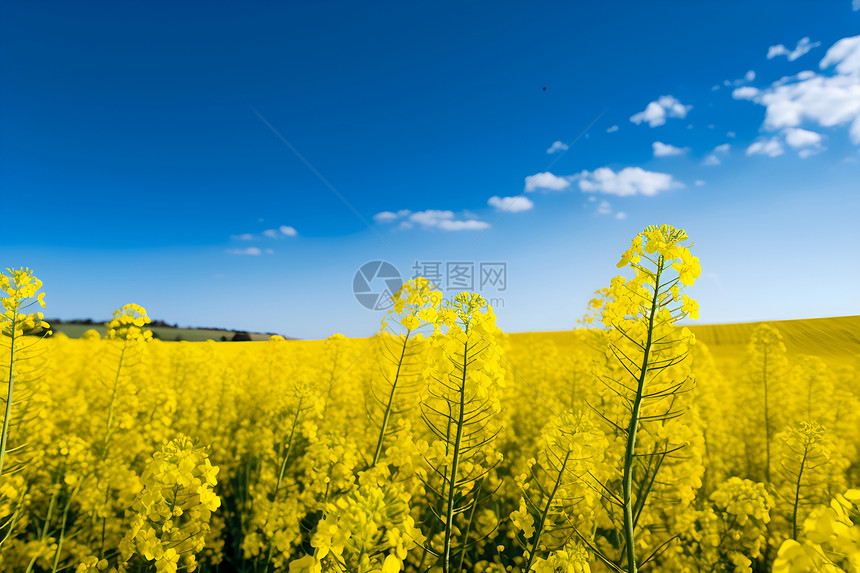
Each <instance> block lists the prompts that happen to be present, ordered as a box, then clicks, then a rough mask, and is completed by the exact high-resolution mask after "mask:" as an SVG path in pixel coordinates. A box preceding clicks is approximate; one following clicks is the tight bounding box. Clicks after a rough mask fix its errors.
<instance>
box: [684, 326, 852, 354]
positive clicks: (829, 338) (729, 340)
mask: <svg viewBox="0 0 860 573" xmlns="http://www.w3.org/2000/svg"><path fill="white" fill-rule="evenodd" d="M759 324H763V323H762V322H736V323H732V324H701V325H691V326H689V328H690V330H692V331H693V334H695V335H696V338H697V339H698V340H701V341H702V342H704V343H705V344H707V345H708V347H709V348H710V349H711V350H712V351H713V352H714V354H715V355H722V356H724V357H729V356H730V355H735V356H736V357H741V356H742V355H743V353H744V351H745V350H746V345H747V344H748V343H749V340H750V336H752V332H753V330H754V329H755V327H756V326H758V325H759ZM764 324H769V325H771V326H774V327H776V328H777V329H779V331H780V332H781V333H782V336H783V339H784V340H785V347H786V349H787V350H788V352H789V354H790V355H795V356H796V355H798V354H814V355H816V356H820V357H821V358H823V359H825V360H827V361H828V362H831V363H851V364H853V363H855V362H856V361H858V360H860V316H836V317H831V318H804V319H800V320H774V321H765V322H764Z"/></svg>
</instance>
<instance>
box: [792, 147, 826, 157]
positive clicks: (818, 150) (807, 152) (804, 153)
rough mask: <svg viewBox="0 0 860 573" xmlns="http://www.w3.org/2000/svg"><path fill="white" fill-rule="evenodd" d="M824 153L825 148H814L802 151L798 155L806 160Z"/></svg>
mask: <svg viewBox="0 0 860 573" xmlns="http://www.w3.org/2000/svg"><path fill="white" fill-rule="evenodd" d="M822 151H824V148H823V147H814V148H806V149H801V150H800V151H798V152H797V154H798V155H799V156H800V158H801V159H806V158H807V157H812V156H813V155H818V154H819V153H821V152H822Z"/></svg>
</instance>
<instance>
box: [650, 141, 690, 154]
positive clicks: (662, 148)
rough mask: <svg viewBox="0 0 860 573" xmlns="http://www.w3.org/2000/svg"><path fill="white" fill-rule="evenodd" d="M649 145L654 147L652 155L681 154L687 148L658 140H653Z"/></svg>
mask: <svg viewBox="0 0 860 573" xmlns="http://www.w3.org/2000/svg"><path fill="white" fill-rule="evenodd" d="M651 147H652V148H653V149H654V157H669V156H672V155H682V154H683V153H684V152H686V151H687V150H688V149H689V148H687V147H675V146H674V145H669V144H668V143H662V142H660V141H655V142H654V143H652V144H651Z"/></svg>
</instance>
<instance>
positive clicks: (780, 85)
mask: <svg viewBox="0 0 860 573" xmlns="http://www.w3.org/2000/svg"><path fill="white" fill-rule="evenodd" d="M819 67H820V68H821V69H822V70H825V69H827V68H831V67H833V68H835V73H834V74H833V75H825V74H823V73H822V74H818V73H815V72H813V71H810V70H806V71H803V72H801V73H799V74H797V75H795V76H787V77H784V78H781V79H780V80H778V81H776V82H774V83H773V84H771V86H770V87H768V88H766V89H763V90H760V91H759V92H758V93H757V94H756V95H754V96H752V97H751V98H749V99H751V101H753V102H755V103H757V104H759V105H762V106H764V107H765V119H764V124H763V126H762V127H763V128H764V129H765V130H767V131H772V132H775V131H780V130H783V131H785V132H786V133H788V132H787V130H788V129H790V128H799V127H801V125H803V124H804V123H808V124H815V125H818V126H821V127H836V126H842V125H848V124H850V128H849V136H850V137H851V140H852V141H853V142H854V143H855V144H857V145H860V36H853V37H850V38H843V39H841V40H839V41H838V42H836V43H835V44H834V45H833V46H832V47H831V48H830V49H829V50H827V53H826V55H825V56H824V58H822V60H821V62H820V64H819ZM736 91H737V90H736ZM771 147H772V148H773V146H771ZM774 149H775V148H774Z"/></svg>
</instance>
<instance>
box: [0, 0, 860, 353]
mask: <svg viewBox="0 0 860 573" xmlns="http://www.w3.org/2000/svg"><path fill="white" fill-rule="evenodd" d="M858 9H860V0H854V2H853V4H852V1H851V0H844V1H843V0H839V1H835V0H834V1H826V2H811V1H807V0H804V1H780V2H764V1H763V2H755V3H750V2H690V3H682V2H668V1H667V2H649V3H647V4H646V3H642V2H613V3H588V4H584V3H583V4H582V5H578V3H562V2H557V3H545V4H541V5H540V6H538V5H530V6H526V5H524V4H523V5H519V4H515V3H505V2H502V3H492V4H490V3H485V4H471V5H468V6H464V5H462V3H456V2H434V3H430V2H417V3H397V4H395V3H390V4H385V3H375V4H365V3H361V4H359V3H339V2H296V3H274V2H258V3H249V4H247V5H244V6H242V7H241V8H237V7H231V6H228V5H226V4H220V3H215V4H211V3H207V4H200V5H197V6H177V5H168V4H163V5H161V6H160V7H159V6H157V5H153V4H152V3H143V2H141V3H134V2H122V3H114V4H111V5H106V4H103V3H88V2H79V3H74V4H69V3H60V2H56V3H49V2H31V3H23V2H22V3H14V4H12V3H7V4H5V6H4V8H3V14H2V18H0V47H2V61H1V62H0V81H2V85H3V89H2V91H0V114H2V115H0V189H2V191H0V192H2V201H0V211H2V215H3V221H4V225H3V230H2V233H0V252H2V254H3V261H2V265H3V266H21V265H26V266H30V267H31V268H33V269H34V270H35V271H36V272H37V274H38V276H39V277H40V278H42V280H43V281H44V284H45V290H46V291H47V293H48V295H47V297H46V301H47V303H48V310H47V312H46V314H47V315H49V316H58V317H62V318H67V319H68V318H75V317H92V318H96V319H102V318H106V317H108V316H110V313H111V312H112V310H114V309H115V308H118V307H119V306H121V305H123V304H125V303H127V302H137V303H139V304H141V305H143V306H145V307H146V308H147V309H148V310H149V312H150V315H151V316H153V317H155V318H161V319H164V320H167V321H170V322H178V323H179V324H181V325H198V326H209V325H212V326H223V327H230V328H245V329H251V330H262V331H274V332H280V333H283V334H286V335H291V336H296V337H303V338H305V337H307V338H311V337H324V336H327V335H329V334H331V333H334V332H343V333H344V334H347V335H353V336H361V335H367V334H370V333H372V332H374V331H375V330H376V329H377V327H378V324H379V320H380V319H381V313H380V312H379V311H373V310H368V309H366V308H364V307H363V306H362V305H361V304H359V303H358V302H357V300H356V299H355V297H354V295H353V284H354V282H353V279H354V275H355V273H356V271H357V269H359V267H361V266H362V265H363V264H364V263H366V262H368V261H373V260H385V261H390V262H391V263H392V264H393V265H395V266H396V267H397V268H398V269H399V270H400V272H401V274H402V275H404V278H410V277H411V276H412V274H413V270H412V268H413V266H414V265H415V263H416V262H419V263H421V266H423V265H424V264H425V263H441V264H442V269H443V270H444V269H445V266H446V265H448V264H449V263H450V264H451V269H452V271H456V270H458V269H459V270H463V265H458V263H471V264H473V265H474V267H475V271H474V272H475V273H476V275H478V274H479V273H480V265H481V263H485V264H490V263H504V264H505V265H506V267H505V269H506V278H507V283H506V288H505V289H504V290H501V289H500V286H499V284H498V283H492V282H490V283H489V284H485V285H484V288H483V289H481V285H480V284H477V283H480V277H477V276H476V278H475V281H476V285H475V286H476V288H477V289H479V290H481V291H482V292H483V294H485V296H487V297H489V298H493V299H496V301H497V309H496V310H497V314H498V316H499V324H500V326H501V327H502V328H503V329H504V330H506V331H511V332H513V331H524V330H560V329H568V328H572V327H573V326H574V324H575V321H576V319H577V318H578V317H580V316H581V315H582V314H583V313H584V311H585V310H586V304H587V302H588V300H589V299H590V298H591V293H592V292H593V291H594V290H596V289H598V288H600V287H602V286H604V285H606V284H607V283H608V281H609V279H610V278H611V277H612V276H613V275H614V273H615V263H616V262H617V260H618V257H619V255H620V253H621V252H623V251H624V250H626V248H627V246H628V245H629V241H630V238H631V237H632V236H634V235H635V233H636V232H638V231H639V230H641V229H642V228H643V227H645V226H646V225H650V224H661V223H669V224H672V225H674V226H677V227H681V228H684V229H686V230H687V232H688V234H689V235H690V237H691V238H692V240H693V241H695V243H696V247H695V248H694V251H693V252H694V253H695V254H696V255H697V256H699V258H700V259H701V263H702V267H703V276H702V278H701V279H700V280H699V281H698V282H697V284H696V285H695V286H694V287H693V289H692V290H691V291H690V294H691V296H694V297H695V298H697V299H698V300H699V302H700V304H701V322H705V323H716V322H734V321H753V320H773V319H787V318H802V317H818V316H836V315H849V314H858V313H860V299H858V298H857V296H856V293H857V286H856V285H857V284H858V279H860V271H858V263H860V257H858V255H857V245H858V243H860V231H858V225H857V211H858V207H860V195H858V190H860V185H858V182H860V153H858V150H860V10H858ZM544 88H546V89H544ZM300 156H301V157H300ZM302 158H304V159H302ZM488 268H489V267H488ZM466 269H468V265H467V266H466ZM447 278H448V277H444V279H447ZM444 279H443V280H444ZM451 282H452V283H453V281H451ZM455 286H456V285H452V288H451V291H452V292H453V290H454V287H455ZM372 288H373V289H377V288H378V283H374V285H372ZM374 292H375V291H374Z"/></svg>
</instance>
